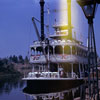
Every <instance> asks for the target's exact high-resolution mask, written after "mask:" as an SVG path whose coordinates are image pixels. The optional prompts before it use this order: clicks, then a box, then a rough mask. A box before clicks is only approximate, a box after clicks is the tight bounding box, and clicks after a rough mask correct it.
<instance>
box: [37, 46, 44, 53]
mask: <svg viewBox="0 0 100 100" xmlns="http://www.w3.org/2000/svg"><path fill="white" fill-rule="evenodd" d="M36 51H37V54H39V55H41V54H43V47H37V48H36Z"/></svg>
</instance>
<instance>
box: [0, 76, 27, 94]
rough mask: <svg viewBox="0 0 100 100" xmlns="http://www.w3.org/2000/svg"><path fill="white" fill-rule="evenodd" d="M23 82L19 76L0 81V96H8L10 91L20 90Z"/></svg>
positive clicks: (4, 78)
mask: <svg viewBox="0 0 100 100" xmlns="http://www.w3.org/2000/svg"><path fill="white" fill-rule="evenodd" d="M24 84H25V83H24V82H23V81H21V77H19V76H9V77H8V76H6V77H3V78H1V79H0V95H2V94H10V92H11V91H12V89H17V88H22V87H23V86H24Z"/></svg>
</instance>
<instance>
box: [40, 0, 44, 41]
mask: <svg viewBox="0 0 100 100" xmlns="http://www.w3.org/2000/svg"><path fill="white" fill-rule="evenodd" d="M44 4H45V2H44V0H40V7H41V9H40V10H41V11H40V15H41V40H42V41H43V40H44V39H45V36H44Z"/></svg>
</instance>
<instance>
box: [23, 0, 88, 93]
mask: <svg viewBox="0 0 100 100" xmlns="http://www.w3.org/2000/svg"><path fill="white" fill-rule="evenodd" d="M41 3H44V0H40V4H41ZM42 6H43V5H42ZM69 6H71V5H69ZM69 6H68V7H69ZM68 9H69V8H68ZM69 11H70V10H69ZM68 16H70V17H71V13H68ZM42 17H43V16H42ZM69 19H71V18H69ZM41 20H42V19H41ZM41 22H42V21H41ZM41 25H42V26H43V25H44V23H42V24H41ZM42 26H41V27H42ZM42 28H43V27H42ZM53 28H54V30H55V31H54V34H53V35H49V39H43V40H42V41H41V40H39V41H34V42H33V45H31V46H30V48H31V55H30V63H31V64H32V66H33V69H32V72H29V73H28V75H27V76H25V77H24V78H23V80H26V81H27V87H28V88H30V89H34V90H36V91H37V90H39V91H40V90H42V92H45V91H47V90H48V89H49V92H50V91H55V90H56V89H57V90H64V89H70V88H73V87H76V86H78V85H80V84H82V83H83V82H84V80H83V78H84V77H85V75H86V72H85V71H86V69H87V64H88V61H87V47H86V46H84V45H83V44H82V42H80V41H78V40H76V39H75V38H72V33H71V32H72V31H71V30H72V27H71V20H69V22H68V25H54V26H53ZM42 31H43V30H42ZM42 35H43V34H42ZM41 37H42V36H41Z"/></svg>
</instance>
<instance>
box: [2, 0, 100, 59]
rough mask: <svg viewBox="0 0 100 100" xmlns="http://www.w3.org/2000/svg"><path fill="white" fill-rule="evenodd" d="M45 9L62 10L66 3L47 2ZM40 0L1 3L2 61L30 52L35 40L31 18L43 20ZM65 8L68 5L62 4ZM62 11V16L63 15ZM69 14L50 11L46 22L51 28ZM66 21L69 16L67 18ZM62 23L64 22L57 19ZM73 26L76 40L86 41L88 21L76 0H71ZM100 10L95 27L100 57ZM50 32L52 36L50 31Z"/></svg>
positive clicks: (18, 0) (3, 0)
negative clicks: (59, 16)
mask: <svg viewBox="0 0 100 100" xmlns="http://www.w3.org/2000/svg"><path fill="white" fill-rule="evenodd" d="M45 1H46V3H45V10H46V9H47V8H48V7H49V9H50V10H53V9H65V8H62V7H59V5H60V4H61V1H65V0H45ZM38 2H39V0H0V58H2V57H7V56H10V55H17V56H18V55H23V56H26V55H27V52H28V50H29V45H30V44H32V41H34V40H35V39H36V34H35V32H34V27H33V24H32V21H31V18H32V16H35V17H36V18H37V19H39V18H40V12H39V10H40V7H39V3H38ZM62 5H64V6H65V5H66V4H62ZM62 12H63V13H62ZM61 14H63V15H64V14H66V11H63V10H61V11H60V12H59V14H57V13H54V12H50V14H49V17H48V14H47V13H46V14H45V23H47V22H48V18H49V24H50V29H51V26H52V25H53V23H54V20H55V18H56V17H57V16H58V15H61ZM66 15H67V14H66ZM66 19H67V16H66ZM57 21H58V22H59V23H61V22H63V21H61V20H59V19H57ZM72 25H73V26H74V27H75V28H74V30H73V32H74V31H76V34H77V39H81V40H82V41H85V42H86V38H87V32H88V31H87V30H88V25H87V20H86V19H85V17H84V14H83V12H82V10H81V8H80V7H79V6H78V5H77V3H76V1H75V0H72ZM99 26H100V7H98V9H97V12H96V17H95V20H94V28H95V35H96V44H97V51H98V54H99V55H100V44H99V43H100V27H99ZM50 33H53V31H52V30H51V31H50Z"/></svg>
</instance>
